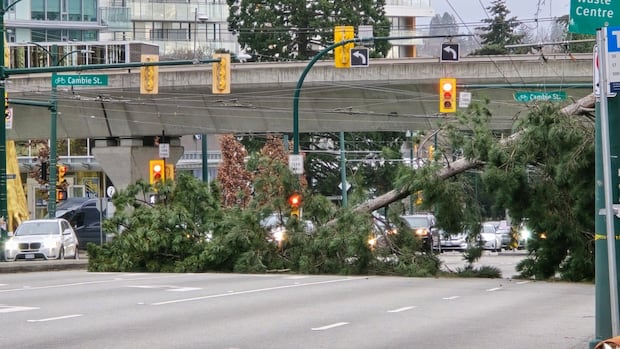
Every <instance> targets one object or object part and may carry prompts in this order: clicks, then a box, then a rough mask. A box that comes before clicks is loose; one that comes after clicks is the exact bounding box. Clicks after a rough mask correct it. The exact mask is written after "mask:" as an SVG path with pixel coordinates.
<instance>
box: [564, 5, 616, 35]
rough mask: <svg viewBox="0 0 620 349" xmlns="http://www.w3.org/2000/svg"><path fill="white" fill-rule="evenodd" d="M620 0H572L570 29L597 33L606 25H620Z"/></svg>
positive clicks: (585, 32)
mask: <svg viewBox="0 0 620 349" xmlns="http://www.w3.org/2000/svg"><path fill="white" fill-rule="evenodd" d="M619 7H620V0H596V1H584V0H571V2H570V20H569V22H568V31H569V32H571V33H579V34H596V29H598V28H602V27H604V26H605V25H620V11H618V8H619Z"/></svg>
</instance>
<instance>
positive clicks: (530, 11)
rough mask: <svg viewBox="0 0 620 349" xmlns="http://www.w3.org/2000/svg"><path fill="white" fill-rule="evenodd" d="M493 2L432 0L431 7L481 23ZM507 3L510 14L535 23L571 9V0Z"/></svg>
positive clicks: (509, 0) (566, 12) (529, 0)
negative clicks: (537, 20) (536, 20)
mask: <svg viewBox="0 0 620 349" xmlns="http://www.w3.org/2000/svg"><path fill="white" fill-rule="evenodd" d="M491 2H492V0H431V7H432V8H433V9H434V10H435V13H436V14H443V13H444V12H448V13H449V14H451V15H453V16H454V18H455V19H456V21H457V23H459V24H462V23H463V22H465V23H479V22H480V20H482V19H483V18H487V14H486V7H489V6H490V5H491ZM506 4H507V7H508V10H510V16H516V17H517V18H518V19H519V20H528V19H529V20H532V23H535V22H534V20H535V19H536V18H538V19H540V23H544V19H549V18H550V17H560V16H563V15H567V14H568V12H569V10H570V0H506ZM453 8H454V9H453ZM537 14H538V16H537ZM420 22H421V21H418V23H420Z"/></svg>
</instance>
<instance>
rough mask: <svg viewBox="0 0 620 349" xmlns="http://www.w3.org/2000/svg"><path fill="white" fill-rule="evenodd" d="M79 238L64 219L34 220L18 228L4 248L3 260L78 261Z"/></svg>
mask: <svg viewBox="0 0 620 349" xmlns="http://www.w3.org/2000/svg"><path fill="white" fill-rule="evenodd" d="M78 246H79V242H78V238H77V236H76V235H75V231H74V230H73V228H71V225H70V224H69V222H68V221H67V220H66V219H62V218H56V219H37V220H31V221H25V222H23V223H22V224H20V225H19V226H18V227H17V229H15V232H14V233H13V236H12V237H11V238H10V239H8V240H7V241H6V243H5V244H4V258H5V259H6V260H7V261H14V260H16V259H36V258H43V259H65V258H66V257H69V258H74V259H78V258H79V251H78Z"/></svg>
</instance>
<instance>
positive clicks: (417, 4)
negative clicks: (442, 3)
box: [385, 0, 431, 9]
mask: <svg viewBox="0 0 620 349" xmlns="http://www.w3.org/2000/svg"><path fill="white" fill-rule="evenodd" d="M385 5H386V6H405V7H411V8H421V9H428V8H431V0H386V1H385Z"/></svg>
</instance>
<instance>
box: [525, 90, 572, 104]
mask: <svg viewBox="0 0 620 349" xmlns="http://www.w3.org/2000/svg"><path fill="white" fill-rule="evenodd" d="M514 99H515V101H517V102H558V101H563V100H565V99H566V91H548V92H539V91H519V92H515V94H514Z"/></svg>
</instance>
